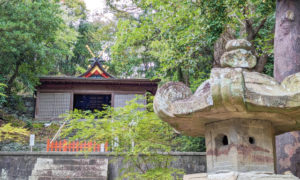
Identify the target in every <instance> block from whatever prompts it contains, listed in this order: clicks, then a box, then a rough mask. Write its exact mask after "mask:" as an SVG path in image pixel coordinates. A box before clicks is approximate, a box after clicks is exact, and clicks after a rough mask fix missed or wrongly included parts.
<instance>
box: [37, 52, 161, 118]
mask: <svg viewBox="0 0 300 180" xmlns="http://www.w3.org/2000/svg"><path fill="white" fill-rule="evenodd" d="M103 62H104V61H103V60H102V59H100V58H99V57H95V58H94V59H93V63H92V64H91V66H90V68H89V69H88V70H87V71H86V72H85V73H84V74H82V75H80V76H79V77H73V76H60V77H59V76H43V77H40V85H39V86H38V87H36V107H35V119H36V120H38V121H59V120H61V119H62V118H60V117H59V116H60V115H61V114H64V113H66V112H68V111H72V110H74V109H79V110H95V109H97V110H102V109H103V105H109V106H112V107H123V106H125V105H126V101H129V100H132V99H133V98H135V97H136V95H145V94H146V93H147V92H150V93H151V94H153V95H154V94H155V92H156V90H157V86H158V82H159V81H160V80H149V79H120V78H115V77H114V76H112V75H110V74H109V73H108V72H107V71H106V70H105V68H104V67H103V64H102V63H103ZM141 103H146V102H141Z"/></svg>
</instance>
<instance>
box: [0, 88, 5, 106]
mask: <svg viewBox="0 0 300 180" xmlns="http://www.w3.org/2000/svg"><path fill="white" fill-rule="evenodd" d="M5 87H6V85H5V84H3V83H0V106H1V105H2V104H3V103H4V102H6V101H5V97H6V95H5V94H4V91H5V89H4V88H5Z"/></svg>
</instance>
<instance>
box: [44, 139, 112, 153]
mask: <svg viewBox="0 0 300 180" xmlns="http://www.w3.org/2000/svg"><path fill="white" fill-rule="evenodd" d="M49 151H54V152H56V151H62V152H80V151H90V152H108V142H106V143H105V144H97V143H96V142H92V141H89V142H86V141H84V142H79V141H71V142H68V141H67V140H63V141H53V142H50V139H48V140H47V152H49Z"/></svg>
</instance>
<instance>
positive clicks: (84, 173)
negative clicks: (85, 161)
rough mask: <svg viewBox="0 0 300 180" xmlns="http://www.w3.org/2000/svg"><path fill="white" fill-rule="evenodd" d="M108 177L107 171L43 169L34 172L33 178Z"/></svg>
mask: <svg viewBox="0 0 300 180" xmlns="http://www.w3.org/2000/svg"><path fill="white" fill-rule="evenodd" d="M106 175H107V170H105V169H100V170H99V169H96V170H95V169H94V170H91V169H87V170H75V171H72V170H64V169H61V170H53V169H42V170H33V171H32V176H51V177H102V176H106Z"/></svg>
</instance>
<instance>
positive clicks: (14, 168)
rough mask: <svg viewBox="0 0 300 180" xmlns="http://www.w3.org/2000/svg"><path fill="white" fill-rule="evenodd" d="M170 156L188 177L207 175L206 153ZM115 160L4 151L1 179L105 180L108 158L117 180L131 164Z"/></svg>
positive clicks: (106, 156) (103, 156)
mask: <svg viewBox="0 0 300 180" xmlns="http://www.w3.org/2000/svg"><path fill="white" fill-rule="evenodd" d="M170 154H171V155H172V156H173V157H174V161H172V163H171V167H173V168H179V169H184V171H185V172H186V173H188V174H191V173H197V172H206V158H205V153H199V152H194V153H192V152H186V153H180V152H171V153H170ZM109 155H110V156H109ZM113 158H115V156H114V155H112V154H109V153H90V154H89V155H88V156H87V157H86V156H85V154H78V153H66V152H52V153H49V152H48V153H47V152H33V153H30V152H0V179H1V180H2V179H3V180H28V179H29V177H30V178H31V179H39V180H41V179H42V180H47V179H49V180H54V179H60V180H66V179H72V180H73V179H74V180H76V179H77V180H96V179H97V180H99V179H103V178H102V175H104V174H102V173H103V170H104V169H105V168H103V165H104V164H103V163H106V162H107V159H108V166H107V171H106V173H107V179H108V180H115V179H118V178H119V177H120V170H121V169H123V168H128V166H129V165H128V164H127V163H124V162H123V159H122V157H121V156H120V157H118V158H117V159H116V160H113V161H111V160H112V159H113ZM72 175H74V176H76V177H74V176H72ZM92 175H94V177H92ZM97 175H98V176H97ZM100 175H101V176H100ZM58 176H61V177H58ZM67 176H68V177H69V178H68V177H67Z"/></svg>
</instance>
